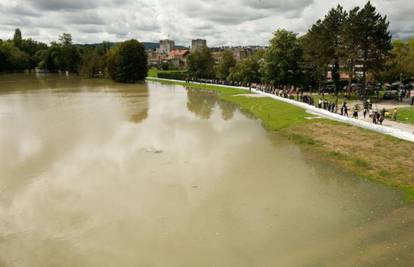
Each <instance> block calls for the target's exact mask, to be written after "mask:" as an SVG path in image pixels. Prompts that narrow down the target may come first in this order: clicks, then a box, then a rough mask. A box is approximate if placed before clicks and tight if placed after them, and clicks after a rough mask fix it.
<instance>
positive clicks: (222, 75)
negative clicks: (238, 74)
mask: <svg viewBox="0 0 414 267" xmlns="http://www.w3.org/2000/svg"><path fill="white" fill-rule="evenodd" d="M236 63H237V62H236V60H235V59H234V56H233V53H232V52H231V50H228V49H226V50H224V51H223V55H222V60H221V62H220V63H219V64H218V66H217V78H219V79H223V80H225V79H227V77H228V76H229V74H230V71H231V69H232V68H233V67H234V66H235V65H236Z"/></svg>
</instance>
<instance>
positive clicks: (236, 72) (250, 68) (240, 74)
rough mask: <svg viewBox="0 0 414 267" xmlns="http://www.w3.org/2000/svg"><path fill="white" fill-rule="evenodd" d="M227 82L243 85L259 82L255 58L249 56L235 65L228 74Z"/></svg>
mask: <svg viewBox="0 0 414 267" xmlns="http://www.w3.org/2000/svg"><path fill="white" fill-rule="evenodd" d="M228 78H229V80H230V81H235V82H242V83H243V84H245V85H250V84H251V83H257V82H260V65H259V61H258V59H257V57H256V56H250V57H248V58H245V59H243V60H241V61H240V62H238V63H237V65H236V66H235V67H234V68H232V70H231V72H230V74H229V77H228Z"/></svg>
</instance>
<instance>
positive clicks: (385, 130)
mask: <svg viewBox="0 0 414 267" xmlns="http://www.w3.org/2000/svg"><path fill="white" fill-rule="evenodd" d="M147 80H149V81H166V82H174V83H178V84H184V85H185V84H187V83H186V82H185V81H179V80H172V79H162V78H154V77H148V78H147ZM191 83H193V84H205V85H213V86H220V87H227V88H235V89H242V90H250V89H249V88H248V87H242V86H231V85H221V84H209V83H200V82H191ZM191 83H190V84H191ZM251 92H252V93H256V94H259V95H263V96H267V97H270V98H273V99H275V100H278V101H282V102H285V103H289V104H291V105H294V106H297V107H300V108H302V109H305V110H306V111H307V112H308V113H310V114H312V115H317V116H320V117H324V118H327V119H331V120H334V121H338V122H343V123H346V124H350V125H353V126H356V127H360V128H364V129H367V130H371V131H374V132H377V133H381V134H385V135H390V136H393V137H396V138H398V139H402V140H406V141H410V142H413V143H414V133H413V132H409V131H404V130H401V129H398V128H393V127H389V126H385V125H378V124H373V123H370V122H367V121H363V120H359V119H354V118H350V117H345V116H341V115H339V114H336V113H332V112H329V111H327V110H324V109H320V108H317V107H314V106H311V105H309V104H306V103H303V102H299V101H296V100H293V99H287V98H283V97H280V96H276V95H273V94H269V93H265V92H262V91H259V90H256V89H253V88H252V89H251Z"/></svg>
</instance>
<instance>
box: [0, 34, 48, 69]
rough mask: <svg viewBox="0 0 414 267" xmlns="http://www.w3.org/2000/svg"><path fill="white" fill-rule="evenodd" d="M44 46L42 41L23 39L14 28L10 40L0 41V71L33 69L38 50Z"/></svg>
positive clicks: (45, 46) (37, 59)
mask: <svg viewBox="0 0 414 267" xmlns="http://www.w3.org/2000/svg"><path fill="white" fill-rule="evenodd" d="M46 48H47V45H46V44H44V43H40V42H36V41H33V40H32V39H23V38H22V33H21V31H20V30H19V29H16V31H15V33H14V36H13V39H12V40H7V41H0V72H13V71H17V72H21V71H24V70H29V69H34V68H35V67H36V66H37V64H38V62H39V61H40V59H39V57H38V52H39V51H41V50H44V49H46Z"/></svg>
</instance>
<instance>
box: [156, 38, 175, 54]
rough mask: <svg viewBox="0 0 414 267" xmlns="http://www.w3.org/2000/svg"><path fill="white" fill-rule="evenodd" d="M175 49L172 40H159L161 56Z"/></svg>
mask: <svg viewBox="0 0 414 267" xmlns="http://www.w3.org/2000/svg"><path fill="white" fill-rule="evenodd" d="M174 48H175V42H174V41H173V40H169V39H165V40H160V50H159V52H160V53H161V54H169V53H170V52H171V51H172V50H174Z"/></svg>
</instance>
